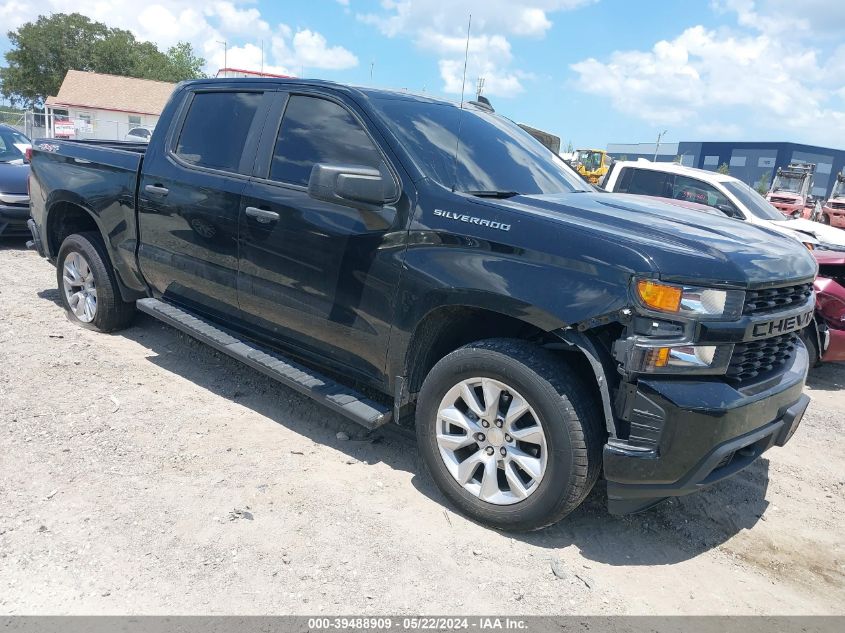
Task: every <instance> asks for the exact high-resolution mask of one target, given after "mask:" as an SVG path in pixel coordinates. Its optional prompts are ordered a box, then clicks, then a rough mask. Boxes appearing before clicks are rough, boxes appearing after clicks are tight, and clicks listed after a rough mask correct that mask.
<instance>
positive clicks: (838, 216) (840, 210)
mask: <svg viewBox="0 0 845 633" xmlns="http://www.w3.org/2000/svg"><path fill="white" fill-rule="evenodd" d="M821 221H822V222H824V223H825V224H829V225H830V226H836V227H839V228H842V229H845V171H843V172H842V173H840V174H836V183H835V184H834V185H833V190H832V191H831V192H830V198H828V199H827V201H826V202H825V203H824V206H823V207H822V217H821Z"/></svg>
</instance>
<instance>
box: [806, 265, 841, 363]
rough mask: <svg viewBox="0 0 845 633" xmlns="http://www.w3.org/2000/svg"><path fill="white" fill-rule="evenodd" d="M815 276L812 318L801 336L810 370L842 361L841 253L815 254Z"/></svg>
mask: <svg viewBox="0 0 845 633" xmlns="http://www.w3.org/2000/svg"><path fill="white" fill-rule="evenodd" d="M813 254H814V255H815V257H816V260H817V261H818V263H819V275H818V277H816V281H815V282H814V284H813V287H814V289H815V292H816V315H815V318H814V319H813V321H812V322H811V323H810V324H809V325H808V326H807V327H806V328H804V330H802V332H801V336H802V338H803V339H804V344H805V346H806V347H807V351H808V353H809V355H810V366H813V365H817V364H819V363H821V362H825V363H826V362H833V361H845V253H841V252H839V253H834V252H830V251H821V250H820V251H815V252H814V253H813Z"/></svg>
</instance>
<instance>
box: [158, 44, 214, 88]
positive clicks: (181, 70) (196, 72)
mask: <svg viewBox="0 0 845 633" xmlns="http://www.w3.org/2000/svg"><path fill="white" fill-rule="evenodd" d="M203 66H205V59H203V58H202V57H197V56H196V55H195V54H194V49H193V47H192V46H191V45H190V43H189V42H179V43H178V44H176V46H171V47H170V48H168V49H167V68H168V72H169V73H170V74H169V75H168V78H167V79H166V81H184V80H186V79H199V78H200V77H205V74H204V73H203V72H202V67H203Z"/></svg>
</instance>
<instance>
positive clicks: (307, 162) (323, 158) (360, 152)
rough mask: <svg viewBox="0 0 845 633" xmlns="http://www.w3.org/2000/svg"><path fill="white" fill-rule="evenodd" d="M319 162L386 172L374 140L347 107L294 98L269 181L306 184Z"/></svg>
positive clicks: (326, 101) (285, 120)
mask: <svg viewBox="0 0 845 633" xmlns="http://www.w3.org/2000/svg"><path fill="white" fill-rule="evenodd" d="M318 163H325V164H330V165H349V166H356V167H372V168H374V169H383V165H382V158H381V154H379V151H378V149H376V146H375V144H374V143H373V141H372V139H370V137H369V135H368V134H367V132H366V131H365V130H364V128H363V127H361V124H360V123H359V122H358V121H357V119H356V118H355V117H354V116H352V114H351V113H350V112H349V111H348V110H347V109H346V108H344V107H343V106H341V105H339V104H337V103H335V102H334V101H329V100H327V99H320V98H318V97H309V96H304V95H293V96H291V97H290V100H289V101H288V104H287V107H286V108H285V114H284V117H283V118H282V125H281V127H280V128H279V137H278V139H277V140H276V147H275V150H274V151H273V162H272V164H271V166H270V179H271V180H277V181H280V182H286V183H291V184H295V185H307V184H308V180H309V179H310V177H311V169H312V168H313V167H314V165H316V164H318Z"/></svg>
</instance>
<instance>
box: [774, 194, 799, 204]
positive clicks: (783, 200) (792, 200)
mask: <svg viewBox="0 0 845 633" xmlns="http://www.w3.org/2000/svg"><path fill="white" fill-rule="evenodd" d="M769 202H778V203H780V204H798V201H797V200H796V199H795V198H779V197H777V196H772V197H771V198H769Z"/></svg>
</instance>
